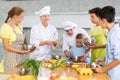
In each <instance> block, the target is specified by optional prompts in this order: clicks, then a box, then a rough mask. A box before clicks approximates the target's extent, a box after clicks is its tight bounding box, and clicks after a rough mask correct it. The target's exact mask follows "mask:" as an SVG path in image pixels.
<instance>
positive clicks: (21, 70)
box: [18, 68, 26, 75]
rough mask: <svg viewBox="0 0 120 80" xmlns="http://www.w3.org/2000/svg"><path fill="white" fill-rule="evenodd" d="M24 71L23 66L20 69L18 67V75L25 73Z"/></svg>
mask: <svg viewBox="0 0 120 80" xmlns="http://www.w3.org/2000/svg"><path fill="white" fill-rule="evenodd" d="M25 73H26V70H25V68H20V69H18V74H19V75H25Z"/></svg>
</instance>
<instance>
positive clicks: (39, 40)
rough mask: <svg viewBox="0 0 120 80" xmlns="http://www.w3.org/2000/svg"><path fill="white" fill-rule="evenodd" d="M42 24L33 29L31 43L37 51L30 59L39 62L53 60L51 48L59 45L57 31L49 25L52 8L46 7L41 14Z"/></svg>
mask: <svg viewBox="0 0 120 80" xmlns="http://www.w3.org/2000/svg"><path fill="white" fill-rule="evenodd" d="M36 14H37V15H39V16H40V20H41V22H40V23H39V24H37V25H35V26H33V27H32V29H31V37H30V43H31V44H34V45H35V47H36V50H35V51H34V52H33V53H32V54H31V55H30V58H34V59H37V60H49V59H51V48H52V46H53V45H54V46H55V45H57V42H56V41H57V38H58V32H57V29H56V28H55V27H54V26H53V25H51V24H49V23H48V22H49V18H50V17H49V15H50V6H45V7H44V8H42V9H41V10H40V11H39V12H36Z"/></svg>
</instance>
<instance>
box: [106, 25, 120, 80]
mask: <svg viewBox="0 0 120 80" xmlns="http://www.w3.org/2000/svg"><path fill="white" fill-rule="evenodd" d="M106 50H107V51H106V52H107V53H106V64H109V63H110V62H112V61H113V60H115V59H118V60H120V26H119V24H118V23H116V24H115V25H114V27H112V29H111V30H110V31H109V32H108V36H107V46H106ZM108 75H109V76H110V78H111V80H120V77H119V75H120V64H119V65H117V66H115V67H113V68H112V69H110V70H108Z"/></svg>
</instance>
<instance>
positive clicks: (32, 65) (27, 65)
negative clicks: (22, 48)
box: [23, 59, 41, 76]
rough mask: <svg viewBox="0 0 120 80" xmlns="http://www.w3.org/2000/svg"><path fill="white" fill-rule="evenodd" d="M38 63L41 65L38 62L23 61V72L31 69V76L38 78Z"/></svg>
mask: <svg viewBox="0 0 120 80" xmlns="http://www.w3.org/2000/svg"><path fill="white" fill-rule="evenodd" d="M40 63H41V61H39V60H35V59H26V60H25V61H23V66H24V68H25V70H29V69H30V68H31V69H32V75H34V76H38V73H39V66H40Z"/></svg>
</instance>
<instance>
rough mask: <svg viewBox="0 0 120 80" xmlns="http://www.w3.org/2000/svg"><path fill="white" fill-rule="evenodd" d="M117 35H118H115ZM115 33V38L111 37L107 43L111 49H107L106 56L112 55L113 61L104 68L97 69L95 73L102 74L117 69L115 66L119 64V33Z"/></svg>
mask: <svg viewBox="0 0 120 80" xmlns="http://www.w3.org/2000/svg"><path fill="white" fill-rule="evenodd" d="M117 33H118V34H117ZM117 33H115V35H116V36H112V37H111V39H110V40H109V41H108V43H110V45H111V47H110V48H111V49H112V51H111V49H109V50H110V51H109V53H107V54H111V53H112V55H111V56H112V57H113V60H112V61H111V62H110V63H109V64H107V65H106V66H104V67H100V68H98V69H96V71H97V72H100V73H103V72H106V71H108V70H110V69H112V68H114V67H117V65H119V64H120V45H119V44H120V36H119V32H117Z"/></svg>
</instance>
